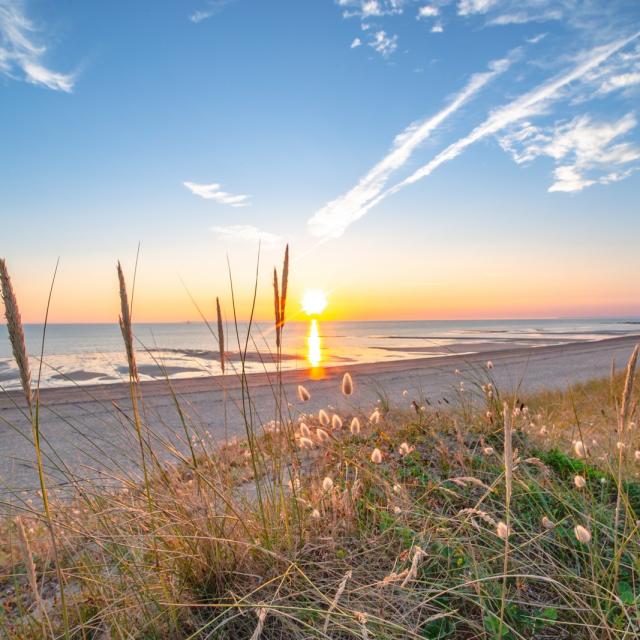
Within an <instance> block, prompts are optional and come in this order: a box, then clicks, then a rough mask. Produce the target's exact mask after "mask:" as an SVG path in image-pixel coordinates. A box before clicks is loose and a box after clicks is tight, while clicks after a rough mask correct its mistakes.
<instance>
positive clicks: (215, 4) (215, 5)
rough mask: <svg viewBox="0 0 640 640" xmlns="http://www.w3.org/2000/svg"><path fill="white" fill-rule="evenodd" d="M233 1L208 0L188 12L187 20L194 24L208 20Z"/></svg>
mask: <svg viewBox="0 0 640 640" xmlns="http://www.w3.org/2000/svg"><path fill="white" fill-rule="evenodd" d="M234 1H235V0H209V2H207V3H206V5H205V6H204V7H203V8H202V9H196V10H195V11H193V12H192V13H190V14H189V20H191V22H193V23H195V24H198V23H199V22H203V21H204V20H208V19H209V18H211V17H213V16H215V15H216V14H217V13H220V11H222V10H223V9H224V8H225V7H226V6H227V5H228V4H230V3H231V2H234Z"/></svg>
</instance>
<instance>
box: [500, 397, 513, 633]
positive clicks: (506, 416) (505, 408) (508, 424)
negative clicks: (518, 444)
mask: <svg viewBox="0 0 640 640" xmlns="http://www.w3.org/2000/svg"><path fill="white" fill-rule="evenodd" d="M502 413H503V427H504V451H503V458H504V460H503V465H504V520H505V524H506V530H505V535H504V559H503V564H502V594H501V597H500V626H499V630H498V638H502V628H503V625H504V612H505V605H506V597H507V575H508V572H509V537H510V535H511V494H512V491H513V427H512V420H511V408H510V407H509V405H508V404H507V403H506V402H505V403H504V404H503V405H502Z"/></svg>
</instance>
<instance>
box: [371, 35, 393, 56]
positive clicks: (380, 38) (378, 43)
mask: <svg viewBox="0 0 640 640" xmlns="http://www.w3.org/2000/svg"><path fill="white" fill-rule="evenodd" d="M369 46H370V47H372V48H373V49H374V50H375V51H377V52H378V53H379V54H380V55H382V56H384V57H385V58H386V57H388V56H390V55H391V54H392V53H393V52H394V51H395V50H396V49H397V48H398V36H395V35H393V36H390V35H388V34H387V32H386V31H382V30H380V31H376V32H375V33H374V34H373V38H372V39H371V41H370V42H369Z"/></svg>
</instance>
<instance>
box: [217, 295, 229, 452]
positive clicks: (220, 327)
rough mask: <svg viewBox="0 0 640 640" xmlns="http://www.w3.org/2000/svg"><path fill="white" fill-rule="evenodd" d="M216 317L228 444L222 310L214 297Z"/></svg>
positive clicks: (226, 441) (225, 437) (225, 438)
mask: <svg viewBox="0 0 640 640" xmlns="http://www.w3.org/2000/svg"><path fill="white" fill-rule="evenodd" d="M216 317H217V324H218V352H219V354H220V356H219V357H220V371H221V372H222V378H221V381H222V409H223V411H224V441H225V443H227V444H228V443H229V427H228V417H227V385H226V382H225V377H224V374H225V365H226V360H225V359H226V355H225V343H224V327H223V324H222V309H221V308H220V298H218V297H217V296H216Z"/></svg>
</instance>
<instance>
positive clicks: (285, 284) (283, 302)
mask: <svg viewBox="0 0 640 640" xmlns="http://www.w3.org/2000/svg"><path fill="white" fill-rule="evenodd" d="M288 288H289V245H287V246H286V248H285V250H284V264H283V265H282V287H281V288H280V326H281V327H284V322H285V309H286V306H287V289H288Z"/></svg>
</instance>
